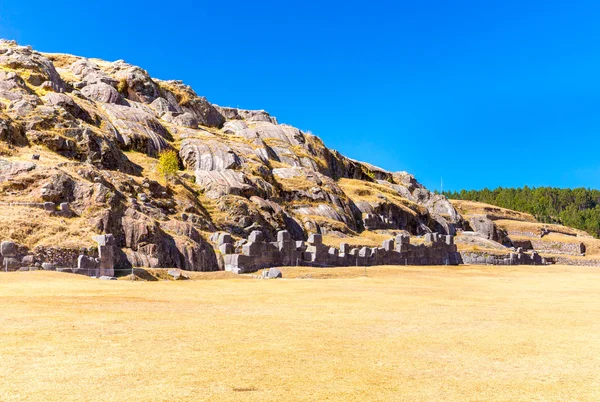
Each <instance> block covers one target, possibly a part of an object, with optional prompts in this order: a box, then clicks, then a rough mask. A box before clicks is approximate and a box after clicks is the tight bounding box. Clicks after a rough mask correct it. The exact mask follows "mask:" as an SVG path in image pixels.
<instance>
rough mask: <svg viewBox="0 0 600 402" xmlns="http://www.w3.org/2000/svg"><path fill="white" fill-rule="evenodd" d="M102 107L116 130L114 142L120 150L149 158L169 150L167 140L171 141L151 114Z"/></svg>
mask: <svg viewBox="0 0 600 402" xmlns="http://www.w3.org/2000/svg"><path fill="white" fill-rule="evenodd" d="M102 107H103V109H104V111H105V112H106V114H107V116H108V118H109V119H110V122H111V123H112V125H113V126H114V127H115V128H116V131H115V132H114V135H115V140H116V141H117V142H118V143H120V145H121V148H122V149H125V150H134V151H139V152H143V153H145V154H147V155H149V156H157V155H158V154H159V152H161V151H164V150H166V149H169V145H168V144H167V140H170V139H171V135H170V134H169V132H168V131H167V129H165V128H164V126H163V125H161V124H160V122H159V121H158V120H157V119H156V118H155V117H154V116H153V115H152V114H150V113H148V112H146V111H144V110H142V109H136V108H131V107H126V106H120V105H114V104H108V103H107V104H104V105H103V106H102Z"/></svg>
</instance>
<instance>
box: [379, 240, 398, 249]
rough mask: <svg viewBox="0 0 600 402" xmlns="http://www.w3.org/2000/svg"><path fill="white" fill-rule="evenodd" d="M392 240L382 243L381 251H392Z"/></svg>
mask: <svg viewBox="0 0 600 402" xmlns="http://www.w3.org/2000/svg"><path fill="white" fill-rule="evenodd" d="M394 245H395V243H394V239H388V240H384V241H383V245H382V246H383V249H384V250H385V251H394Z"/></svg>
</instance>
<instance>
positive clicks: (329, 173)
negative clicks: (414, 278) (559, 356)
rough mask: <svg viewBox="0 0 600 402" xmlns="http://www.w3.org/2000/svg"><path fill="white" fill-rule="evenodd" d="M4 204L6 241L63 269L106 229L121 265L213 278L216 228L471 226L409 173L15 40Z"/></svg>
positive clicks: (345, 233) (5, 111) (5, 53)
mask: <svg viewBox="0 0 600 402" xmlns="http://www.w3.org/2000/svg"><path fill="white" fill-rule="evenodd" d="M231 101H232V102H235V99H232V100H231ZM165 150H175V151H176V152H177V153H178V155H179V158H180V168H181V171H180V172H179V173H178V175H177V177H176V179H175V180H174V183H173V184H172V185H170V186H167V185H166V183H165V182H164V181H162V180H161V178H160V177H159V176H158V174H157V172H156V163H157V157H158V155H159V153H160V152H162V151H165ZM399 157H401V156H399ZM0 202H1V203H2V205H3V207H2V212H1V213H0V218H1V219H0V232H1V233H2V236H3V237H4V238H3V239H0V240H4V239H11V240H13V241H15V242H17V243H18V244H19V245H20V247H22V248H24V249H25V252H22V253H21V254H23V255H25V254H27V255H30V256H31V257H30V258H31V259H32V260H35V261H38V260H44V259H47V258H49V257H48V256H49V255H51V256H52V258H54V260H57V263H59V264H60V263H62V264H65V265H66V264H72V263H73V259H74V258H76V255H77V254H78V253H79V252H80V251H81V249H82V248H90V250H89V251H90V252H93V250H92V249H91V247H93V244H94V242H93V241H92V240H91V236H92V235H94V234H100V233H112V234H113V235H114V237H115V239H116V241H117V244H118V246H119V247H120V248H121V249H122V250H123V253H122V256H121V264H122V265H123V266H128V265H129V266H131V265H134V266H146V267H178V268H183V269H187V270H215V269H217V268H218V264H219V255H218V252H216V251H215V250H214V249H213V246H212V245H211V244H210V243H209V242H208V241H207V239H208V237H209V235H210V233H212V232H214V231H216V230H223V231H227V232H230V233H231V234H232V235H233V236H234V237H236V236H239V237H245V236H247V235H248V234H249V233H250V232H251V231H253V230H256V229H260V230H262V231H263V232H264V234H265V236H266V237H267V240H270V239H273V238H274V236H275V233H276V231H277V230H281V229H287V230H288V231H289V232H290V233H291V235H292V237H293V238H294V239H296V240H301V239H305V238H306V237H307V234H308V233H309V232H318V233H322V234H323V235H326V237H329V238H332V237H335V238H342V237H345V238H350V239H352V238H356V237H357V236H359V234H361V233H362V234H365V233H375V232H376V231H378V230H388V231H390V230H391V231H394V230H395V231H407V232H409V233H411V234H416V235H421V234H425V233H428V232H432V231H434V232H438V233H444V234H454V233H455V231H456V229H457V228H462V226H463V223H464V221H463V218H462V217H461V215H460V214H459V213H458V212H457V210H456V209H455V208H454V207H453V206H452V204H451V203H450V202H448V200H447V199H446V198H445V197H443V196H440V195H436V194H433V193H431V192H430V191H428V190H427V189H426V188H424V187H423V186H422V185H421V184H419V183H418V182H417V181H416V180H415V178H414V177H413V176H411V175H410V174H408V173H406V172H394V173H392V172H388V171H385V170H383V169H380V168H377V167H375V166H372V165H369V164H366V163H362V162H358V161H355V160H352V159H349V158H347V157H345V156H343V155H341V154H340V153H339V152H337V151H335V150H332V149H329V148H327V147H326V146H325V145H324V143H323V141H322V140H321V139H319V138H318V137H316V136H314V135H310V134H308V133H305V132H302V131H301V130H299V129H297V128H295V127H292V126H289V125H286V124H279V123H278V122H277V120H276V118H275V117H273V116H271V115H269V114H268V113H267V112H265V111H262V110H241V109H235V108H230V107H220V106H217V105H214V104H211V103H210V102H209V101H207V100H206V99H205V98H204V97H202V96H198V95H197V94H196V93H195V92H194V90H193V89H192V88H190V87H189V86H187V85H185V84H183V83H182V82H181V81H163V80H159V79H156V78H152V77H150V76H149V75H148V73H147V72H146V71H145V70H143V69H142V68H140V67H137V66H133V65H130V64H127V63H126V62H124V61H122V60H119V61H115V62H107V61H103V60H98V59H88V58H84V57H78V56H72V55H67V54H48V53H40V52H36V51H35V50H32V49H31V48H30V47H28V46H19V45H17V44H16V43H15V42H12V41H6V40H3V41H0ZM50 203H54V204H50ZM58 206H60V208H58Z"/></svg>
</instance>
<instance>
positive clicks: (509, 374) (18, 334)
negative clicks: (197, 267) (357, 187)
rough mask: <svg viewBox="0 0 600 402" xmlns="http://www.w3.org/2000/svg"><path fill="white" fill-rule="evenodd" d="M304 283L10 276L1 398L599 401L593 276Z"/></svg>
mask: <svg viewBox="0 0 600 402" xmlns="http://www.w3.org/2000/svg"><path fill="white" fill-rule="evenodd" d="M292 270H293V268H287V269H284V274H285V275H286V276H291V272H292ZM296 270H297V272H298V274H299V275H300V276H304V277H307V275H311V274H313V275H315V276H316V275H325V274H327V275H329V277H330V278H331V279H328V280H313V279H283V280H258V279H256V280H255V279H247V278H246V279H231V280H218V281H184V282H130V281H98V280H93V279H88V278H85V277H78V276H74V275H70V274H60V273H50V272H25V273H8V274H0V299H1V300H2V309H3V313H2V315H0V339H2V342H0V400H2V401H21V400H28V401H36V400H40V401H65V400H103V401H187V400H189V401H215V400H217V401H221V400H226V401H227V400H230V401H241V400H244V401H246V400H249V401H290V400H292V401H293V400H311V401H322V400H332V401H342V400H355V401H366V400H369V401H371V400H372V401H400V400H406V401H439V400H445V401H465V400H471V401H475V400H477V401H492V400H497V401H514V400H538V401H548V400H555V401H558V400H581V401H583V400H585V401H593V400H599V399H600V376H599V375H598V367H599V366H600V335H599V334H600V319H599V318H600V308H599V304H598V294H599V292H600V271H599V270H598V269H597V268H575V267H560V266H555V267H494V268H491V267H473V266H469V267H460V268H446V267H407V268H403V267H371V268H368V269H367V274H368V275H369V276H368V277H365V276H362V275H363V274H364V268H344V269H339V270H334V269H330V270H325V269H321V270H319V269H313V270H309V269H307V268H300V269H296ZM338 273H339V275H340V276H341V277H346V278H345V279H342V278H340V277H338ZM348 277H351V278H348Z"/></svg>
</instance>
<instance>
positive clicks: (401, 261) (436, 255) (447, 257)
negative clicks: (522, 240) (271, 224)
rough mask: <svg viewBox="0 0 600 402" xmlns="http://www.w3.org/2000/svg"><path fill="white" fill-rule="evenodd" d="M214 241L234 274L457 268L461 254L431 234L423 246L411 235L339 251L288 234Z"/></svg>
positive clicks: (221, 236)
mask: <svg viewBox="0 0 600 402" xmlns="http://www.w3.org/2000/svg"><path fill="white" fill-rule="evenodd" d="M211 241H212V242H213V243H214V244H215V245H216V247H217V248H218V250H219V251H220V253H221V254H222V255H223V260H224V267H225V270H227V271H231V272H235V273H245V272H254V271H256V270H258V269H261V268H267V267H274V266H296V265H310V266H317V267H336V266H352V265H357V266H370V265H458V264H460V263H461V257H460V254H459V253H458V252H457V249H456V245H455V244H454V237H453V236H450V235H439V234H437V233H428V234H426V235H425V243H424V244H418V245H415V244H411V243H410V236H406V235H398V236H396V238H391V239H388V240H385V241H384V242H383V244H382V245H381V247H362V248H351V247H350V246H349V245H348V244H346V243H342V244H340V247H339V248H336V247H329V246H326V245H324V244H323V239H322V237H321V235H320V234H312V235H310V236H309V238H308V241H306V242H304V241H294V240H292V238H291V236H290V234H289V232H288V231H286V230H283V231H279V232H278V233H277V241H275V242H267V241H265V238H264V236H263V233H262V232H260V231H253V232H252V233H251V234H250V236H249V237H248V239H247V241H242V242H238V243H236V244H235V245H234V243H233V239H232V238H231V236H230V235H229V234H228V233H214V234H213V235H212V236H211Z"/></svg>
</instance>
